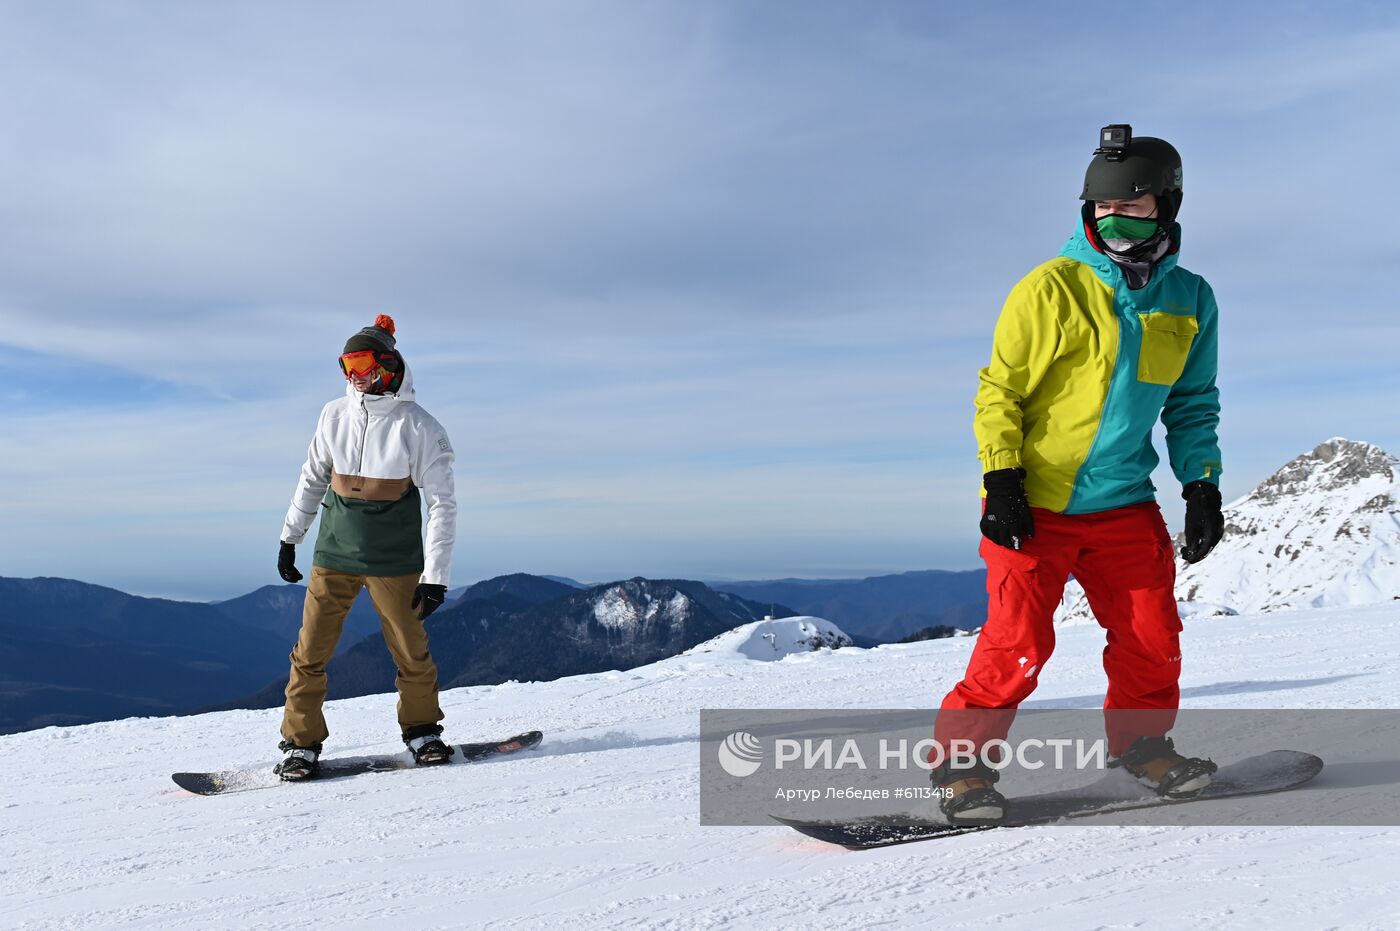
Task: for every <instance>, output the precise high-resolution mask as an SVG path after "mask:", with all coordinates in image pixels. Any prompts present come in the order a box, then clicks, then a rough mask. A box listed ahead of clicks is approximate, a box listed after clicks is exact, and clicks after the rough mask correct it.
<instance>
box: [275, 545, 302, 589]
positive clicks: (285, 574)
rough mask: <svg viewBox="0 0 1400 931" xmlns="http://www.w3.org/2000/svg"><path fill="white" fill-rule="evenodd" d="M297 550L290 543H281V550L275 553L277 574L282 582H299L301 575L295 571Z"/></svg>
mask: <svg viewBox="0 0 1400 931" xmlns="http://www.w3.org/2000/svg"><path fill="white" fill-rule="evenodd" d="M296 561H297V548H296V547H295V546H293V545H292V544H290V543H283V544H282V548H281V549H279V550H278V551H277V574H278V575H280V576H281V577H282V581H283V582H300V581H301V573H300V572H298V571H297V567H296Z"/></svg>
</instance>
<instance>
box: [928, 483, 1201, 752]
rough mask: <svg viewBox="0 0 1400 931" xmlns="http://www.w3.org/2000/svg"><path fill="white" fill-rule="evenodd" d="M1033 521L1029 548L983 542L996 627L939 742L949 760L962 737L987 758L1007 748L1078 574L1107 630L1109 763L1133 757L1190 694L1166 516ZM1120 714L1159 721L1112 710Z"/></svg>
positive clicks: (957, 692) (958, 689)
mask: <svg viewBox="0 0 1400 931" xmlns="http://www.w3.org/2000/svg"><path fill="white" fill-rule="evenodd" d="M1031 513H1032V518H1033V520H1034V522H1035V536H1034V537H1032V538H1031V539H1029V540H1027V541H1025V543H1024V544H1023V548H1022V549H1020V550H1011V549H1007V548H1006V547H1003V546H998V545H996V544H995V543H993V542H991V541H990V540H987V539H985V538H984V539H983V540H982V546H981V549H980V553H981V556H982V558H983V559H984V560H985V561H986V563H987V595H988V599H989V603H988V607H987V623H986V625H985V626H984V627H983V628H982V632H981V633H980V634H979V635H978V637H977V645H976V646H975V647H974V648H973V651H972V658H971V660H970V661H969V662H968V665H967V673H966V674H965V675H964V676H963V680H962V681H961V682H959V683H958V684H957V685H956V686H954V688H953V690H952V691H951V692H949V693H948V695H947V697H945V698H944V699H943V705H942V708H941V709H940V710H939V713H938V721H937V723H936V725H935V729H934V739H935V741H937V742H938V743H939V744H940V745H941V746H942V747H943V750H944V753H945V754H946V753H948V752H950V750H951V748H950V747H949V741H950V740H953V739H957V738H961V739H966V740H971V741H972V742H973V745H974V746H975V747H976V748H977V752H980V751H981V749H982V747H983V745H984V744H985V743H986V742H987V741H989V740H994V739H996V740H1005V739H1006V736H1007V733H1008V732H1009V730H1010V728H1011V723H1012V720H1013V718H1014V717H1015V713H1016V707H1017V706H1018V705H1019V704H1020V703H1021V702H1023V701H1025V700H1026V698H1027V696H1029V695H1030V694H1031V692H1033V691H1035V686H1036V683H1037V681H1038V680H1039V678H1040V674H1041V672H1043V671H1044V669H1045V664H1046V662H1047V661H1048V660H1049V659H1050V653H1051V651H1053V650H1054V648H1055V627H1054V622H1053V615H1054V612H1055V608H1056V607H1057V606H1058V605H1059V603H1060V599H1061V597H1062V596H1063V594H1064V587H1065V582H1066V581H1067V580H1068V578H1069V576H1070V575H1071V574H1073V576H1074V578H1075V579H1076V580H1077V581H1078V582H1079V584H1080V585H1082V586H1083V587H1084V593H1085V594H1086V595H1087V596H1088V600H1089V607H1090V608H1091V609H1093V612H1094V617H1095V618H1097V619H1098V622H1099V626H1101V627H1103V628H1104V629H1105V630H1106V631H1107V633H1108V645H1107V646H1106V647H1104V651H1103V668H1104V672H1106V673H1108V694H1107V696H1106V697H1105V700H1104V724H1105V729H1106V731H1107V736H1108V752H1109V754H1110V755H1111V756H1118V755H1120V754H1122V753H1123V752H1124V751H1125V750H1127V749H1128V747H1129V746H1131V745H1132V743H1133V741H1134V740H1136V739H1137V738H1138V737H1142V736H1152V737H1160V736H1163V735H1165V734H1166V733H1167V731H1169V730H1171V728H1172V725H1173V724H1174V723H1175V722H1176V708H1177V704H1178V701H1179V699H1180V697H1181V692H1180V689H1179V688H1178V685H1177V680H1178V679H1179V677H1180V675H1181V647H1180V645H1179V642H1178V637H1177V635H1178V634H1179V633H1180V632H1181V618H1180V616H1179V614H1178V613H1177V607H1176V597H1175V595H1174V592H1173V586H1174V584H1175V581H1176V563H1175V560H1174V558H1173V556H1172V543H1171V537H1170V535H1169V534H1168V533H1167V527H1166V524H1165V523H1164V522H1163V520H1162V512H1161V509H1160V508H1159V507H1158V506H1157V504H1156V503H1155V502H1151V501H1149V502H1146V503H1144V504H1134V505H1130V506H1128V507H1123V508H1116V509H1114V510H1112V511H1104V512H1101V513H1098V514H1074V515H1067V514H1057V513H1055V512H1053V511H1045V510H1041V509H1039V508H1032V511H1031ZM981 709H999V710H1000V713H998V712H996V711H986V710H981ZM1120 709H1123V710H1126V709H1135V710H1147V711H1152V712H1157V713H1152V714H1146V715H1144V714H1141V713H1133V714H1125V715H1114V714H1113V713H1112V712H1114V711H1117V710H1120ZM963 711H967V713H966V714H960V713H959V712H963ZM934 752H935V753H936V752H937V751H936V750H935V751H934ZM930 758H931V759H932V758H933V754H932V753H931V754H930Z"/></svg>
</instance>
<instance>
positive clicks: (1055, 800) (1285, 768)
mask: <svg viewBox="0 0 1400 931" xmlns="http://www.w3.org/2000/svg"><path fill="white" fill-rule="evenodd" d="M1320 772H1322V760H1321V759H1320V758H1319V757H1316V756H1313V755H1312V754H1311V753H1300V752H1298V751H1296V750H1273V751H1271V752H1269V753H1261V754H1259V755H1258V756H1252V757H1248V758H1246V759H1243V760H1240V761H1238V762H1235V763H1231V764H1230V765H1228V766H1222V767H1220V769H1219V771H1218V772H1216V773H1215V776H1214V779H1213V781H1212V782H1211V784H1210V785H1209V786H1207V787H1206V788H1205V789H1204V790H1202V791H1201V793H1200V794H1199V795H1195V796H1193V797H1191V798H1184V799H1172V798H1163V797H1161V796H1158V795H1151V794H1144V795H1142V796H1140V797H1138V798H1123V797H1122V795H1121V793H1118V794H1115V793H1113V792H1111V791H1108V790H1107V786H1106V784H1107V783H1110V781H1114V780H1117V779H1121V776H1120V775H1119V774H1117V773H1114V774H1110V775H1109V776H1106V777H1104V779H1101V780H1099V782H1097V783H1094V784H1093V785H1091V786H1086V787H1084V788H1080V789H1070V790H1066V791H1064V792H1055V793H1050V794H1046V795H1028V796H1021V797H1018V798H1012V799H1009V800H1008V804H1007V809H1006V812H1007V814H1006V820H1004V821H1003V822H1001V823H1000V824H992V825H967V824H962V825H953V824H947V823H946V822H943V821H940V820H936V819H935V818H932V817H931V818H928V819H922V818H919V817H918V816H916V815H907V814H906V815H879V816H874V817H869V818H857V819H855V820H851V821H799V820H792V819H788V818H779V817H777V816H776V815H774V816H772V817H773V819H774V820H775V821H779V822H781V823H783V824H786V825H787V826H788V827H790V828H793V829H795V830H797V831H800V832H801V833H803V834H806V835H807V836H808V837H814V838H816V839H817V840H820V841H826V842H827V843H829V844H839V845H841V846H843V847H849V848H851V849H854V850H863V849H866V848H870V847H886V846H889V845H891V844H907V843H910V842H912V841H920V840H931V839H933V838H935V837H952V836H954V835H958V834H970V833H972V832H974V831H991V830H996V829H998V828H1012V827H1023V826H1027V825H1034V824H1049V823H1050V822H1052V821H1060V820H1064V819H1070V818H1087V817H1090V816H1093V815H1103V814H1112V813H1116V812H1120V811H1134V810H1136V809H1142V808H1156V807H1159V806H1163V805H1187V804H1192V803H1195V802H1205V801H1210V800H1211V799H1221V798H1236V797H1238V796H1242V795H1262V794H1265V793H1268V792H1283V791H1285V790H1287V789H1293V788H1296V787H1298V786H1300V785H1302V784H1303V783H1305V782H1307V781H1308V780H1310V779H1312V778H1313V777H1314V776H1316V775H1317V774H1318V773H1320ZM1128 778H1129V779H1130V778H1131V777H1128ZM1118 785H1119V787H1120V788H1121V786H1122V782H1121V781H1119V782H1118ZM1150 791H1151V790H1150V789H1146V788H1144V789H1143V792H1144V793H1148V792H1150ZM929 804H930V805H933V804H935V803H934V802H930V803H929Z"/></svg>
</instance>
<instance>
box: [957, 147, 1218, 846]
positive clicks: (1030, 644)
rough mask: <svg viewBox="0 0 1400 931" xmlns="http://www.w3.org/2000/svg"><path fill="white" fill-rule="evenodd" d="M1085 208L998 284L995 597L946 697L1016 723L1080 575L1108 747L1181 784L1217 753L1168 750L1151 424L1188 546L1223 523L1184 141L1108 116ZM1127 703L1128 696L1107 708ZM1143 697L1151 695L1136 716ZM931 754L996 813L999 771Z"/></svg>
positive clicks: (990, 725) (1165, 588)
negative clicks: (1185, 210)
mask: <svg viewBox="0 0 1400 931" xmlns="http://www.w3.org/2000/svg"><path fill="white" fill-rule="evenodd" d="M1080 199H1081V200H1082V201H1083V207H1082V209H1081V215H1080V222H1079V224H1078V227H1077V229H1076V230H1075V232H1074V235H1073V236H1071V237H1070V240H1069V242H1068V243H1067V244H1066V245H1065V247H1064V248H1063V249H1062V250H1061V252H1060V254H1059V255H1058V256H1057V257H1056V258H1054V259H1052V260H1050V261H1049V262H1046V263H1044V264H1042V265H1040V266H1039V267H1038V268H1036V269H1034V270H1033V271H1031V273H1030V274H1028V275H1027V276H1026V277H1025V278H1023V279H1022V280H1021V281H1020V282H1019V283H1018V284H1017V285H1016V287H1015V288H1013V289H1012V291H1011V295H1010V296H1009V297H1008V298H1007V301H1006V305H1005V307H1004V308H1003V310H1002V313H1001V317H1000V319H999V320H998V322H997V325H996V331H995V335H994V337H993V341H992V354H991V362H990V363H989V364H988V366H987V367H986V368H984V369H983V370H982V371H981V373H980V374H979V387H978V391H977V400H976V418H975V421H974V432H975V433H976V436H977V442H978V447H979V454H980V457H981V461H982V469H983V473H984V475H983V494H984V496H985V503H984V509H983V516H982V522H981V529H982V534H983V536H984V539H983V541H982V546H981V555H982V557H983V559H984V560H985V561H986V563H987V591H988V595H989V601H990V603H989V610H988V617H987V623H986V625H985V626H984V627H983V628H982V632H981V634H980V635H979V637H978V641H977V646H976V649H975V650H974V652H973V654H972V658H971V660H970V662H969V664H968V669H967V673H966V675H965V677H964V678H963V680H962V681H961V682H959V683H958V685H957V686H956V687H955V688H954V689H953V690H952V691H951V692H949V693H948V695H947V697H946V698H945V699H944V701H943V705H942V710H941V711H940V713H939V718H938V725H937V730H936V733H935V738H936V741H935V742H936V744H937V745H938V747H939V750H940V751H945V750H946V748H948V747H949V744H950V741H952V740H954V739H963V740H970V741H971V742H972V744H973V745H974V746H975V747H978V748H982V747H984V746H985V745H986V744H987V742H988V741H992V740H1002V739H1005V737H1006V734H1007V731H1008V729H1009V728H1010V725H1011V720H1012V717H1013V716H1014V714H1015V709H1016V707H1017V706H1018V705H1019V704H1020V703H1021V702H1022V701H1024V700H1025V699H1026V697H1027V696H1029V695H1030V693H1031V692H1032V691H1033V690H1034V689H1035V686H1036V682H1037V681H1038V677H1039V675H1040V673H1041V671H1042V670H1043V669H1044V668H1045V664H1046V662H1047V661H1048V660H1049V658H1050V653H1051V650H1052V649H1053V648H1054V642H1055V634H1054V626H1053V621H1052V617H1053V614H1054V611H1055V608H1056V607H1057V605H1058V604H1059V602H1060V600H1061V597H1062V595H1063V592H1064V586H1065V583H1066V581H1067V580H1068V577H1069V576H1070V575H1071V574H1073V576H1074V577H1075V579H1077V580H1078V581H1079V582H1080V584H1081V585H1083V587H1084V591H1085V594H1086V596H1087V597H1088V600H1089V605H1090V607H1091V608H1092V609H1093V611H1094V614H1095V616H1096V618H1097V619H1098V622H1099V624H1100V625H1102V626H1103V627H1104V628H1105V629H1106V631H1107V639H1108V644H1107V648H1106V649H1105V651H1104V669H1105V670H1106V672H1107V673H1108V680H1109V684H1108V693H1107V696H1106V699H1105V703H1104V707H1105V723H1106V728H1107V731H1108V749H1109V753H1110V754H1111V755H1113V757H1114V758H1115V762H1116V763H1118V764H1120V765H1123V766H1126V767H1127V768H1128V770H1129V771H1130V772H1132V773H1133V774H1134V775H1135V776H1137V777H1138V778H1139V779H1141V780H1143V781H1144V782H1147V783H1148V784H1150V785H1152V786H1153V787H1154V788H1155V789H1156V790H1157V791H1158V792H1160V793H1162V794H1164V795H1173V796H1186V795H1191V794H1194V793H1196V792H1199V791H1200V790H1201V789H1203V788H1204V787H1205V786H1206V785H1207V784H1208V783H1209V781H1210V773H1211V772H1213V771H1214V768H1215V767H1214V764H1212V763H1211V762H1210V761H1208V760H1197V759H1188V758H1186V757H1183V756H1181V755H1180V754H1178V753H1176V751H1175V749H1174V748H1173V746H1172V742H1171V740H1170V739H1169V738H1167V737H1166V736H1165V735H1166V733H1167V732H1168V731H1169V730H1170V729H1171V727H1172V725H1173V723H1174V722H1175V714H1176V708H1177V704H1178V700H1179V697H1180V692H1179V689H1178V686H1177V680H1178V678H1179V676H1180V672H1181V648H1180V645H1179V642H1178V633H1179V632H1180V630H1181V629H1182V625H1181V620H1180V617H1179V616H1178V613H1177V606H1176V600H1175V595H1174V591H1173V587H1174V582H1175V572H1176V566H1175V560H1174V558H1173V553H1172V544H1171V538H1170V536H1169V535H1168V533H1167V529H1166V525H1165V523H1164V522H1163V520H1162V514H1161V511H1160V509H1159V508H1158V506H1157V503H1156V498H1155V491H1156V489H1155V488H1154V486H1153V484H1152V480H1151V474H1152V470H1153V469H1154V468H1155V467H1156V465H1157V463H1158V461H1159V460H1158V455H1157V451H1156V450H1155V449H1154V448H1153V443H1152V430H1153V427H1154V426H1155V425H1156V423H1157V422H1158V420H1160V421H1161V422H1162V424H1163V425H1164V426H1165V427H1166V445H1167V453H1168V456H1169V459H1170V463H1171V467H1172V471H1173V472H1174V473H1175V476H1176V478H1177V480H1178V481H1179V482H1180V483H1181V485H1182V489H1183V497H1184V498H1185V500H1186V531H1185V545H1184V546H1183V548H1182V552H1181V555H1182V557H1183V558H1184V559H1185V560H1186V561H1187V562H1196V561H1198V560H1200V559H1203V558H1205V556H1206V554H1208V553H1209V552H1210V550H1211V549H1212V548H1213V547H1214V546H1215V544H1216V543H1217V542H1218V541H1219V540H1220V537H1221V535H1222V533H1223V529H1224V520H1223V518H1222V516H1221V499H1220V491H1219V487H1218V483H1219V481H1220V471H1221V464H1220V447H1219V442H1218V439H1217V436H1216V429H1217V425H1218V423H1219V419H1220V398H1219V392H1218V391H1217V389H1216V384H1215V379H1216V350H1217V332H1218V319H1217V318H1218V313H1217V309H1216V305H1215V295H1214V294H1213V293H1212V291H1211V288H1210V286H1209V285H1208V284H1206V282H1205V279H1203V278H1201V277H1200V276H1199V275H1195V274H1192V273H1191V272H1189V271H1187V270H1185V269H1184V268H1181V267H1180V266H1179V265H1178V264H1177V257H1178V254H1179V252H1180V250H1181V226H1180V224H1179V223H1177V222H1176V218H1177V213H1178V211H1179V209H1180V207H1181V201H1182V169H1181V157H1180V155H1179V154H1178V153H1177V151H1176V149H1175V148H1174V147H1172V146H1171V145H1170V144H1169V143H1167V142H1165V141H1163V140H1161V139H1155V138H1151V137H1138V138H1134V137H1133V135H1132V128H1131V127H1130V126H1127V125H1124V124H1117V125H1113V126H1108V127H1105V128H1104V129H1103V130H1102V133H1101V137H1100V147H1099V148H1098V149H1097V150H1096V152H1095V153H1094V158H1093V160H1092V161H1091V163H1090V165H1089V168H1088V171H1087V172H1086V174H1085V182H1084V189H1083V191H1082V193H1081V194H1080ZM1118 709H1133V710H1134V711H1135V712H1137V713H1136V714H1130V715H1116V716H1115V715H1114V714H1113V712H1114V711H1115V710H1118ZM1143 710H1146V711H1148V712H1151V713H1149V714H1147V715H1143V714H1142V713H1141V712H1142V711H1143ZM950 757H951V754H950V753H947V752H939V753H937V754H936V757H931V762H934V763H935V765H936V767H937V768H936V769H935V772H934V781H935V783H937V784H938V785H939V786H940V787H942V788H944V789H945V790H947V791H946V792H945V794H944V796H943V799H942V802H941V807H942V809H943V812H944V814H945V815H946V816H947V817H948V818H949V819H950V820H954V821H958V822H965V823H979V822H988V823H990V822H996V821H998V820H1000V819H1001V818H1003V817H1004V816H1005V812H1006V799H1005V798H1004V797H1003V796H1002V795H1001V794H1000V793H998V792H997V791H996V789H995V788H993V784H994V783H995V782H996V777H997V770H996V769H995V768H993V767H990V766H987V765H986V763H985V762H984V761H982V760H980V759H979V761H978V762H977V763H975V764H974V765H971V766H964V767H955V766H954V765H953V764H952V762H951V760H950Z"/></svg>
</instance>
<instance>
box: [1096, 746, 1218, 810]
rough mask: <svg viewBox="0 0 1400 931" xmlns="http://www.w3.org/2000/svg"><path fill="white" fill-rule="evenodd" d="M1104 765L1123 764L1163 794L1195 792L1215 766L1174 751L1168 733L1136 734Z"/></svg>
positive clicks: (1181, 795) (1189, 795)
mask: <svg viewBox="0 0 1400 931" xmlns="http://www.w3.org/2000/svg"><path fill="white" fill-rule="evenodd" d="M1108 765H1109V766H1110V767H1114V766H1121V767H1123V768H1124V769H1126V770H1127V771H1128V772H1129V773H1131V774H1132V775H1133V777H1134V778H1135V779H1137V781H1138V782H1140V783H1142V784H1143V785H1145V786H1148V787H1149V788H1151V789H1153V790H1154V791H1155V792H1156V793H1157V794H1158V795H1160V796H1163V797H1164V798H1192V797H1194V796H1196V795H1199V794H1200V793H1201V791H1202V790H1204V789H1205V787H1206V786H1208V785H1210V782H1211V776H1212V775H1213V774H1214V773H1215V772H1216V770H1218V769H1219V767H1218V766H1216V765H1215V763H1214V762H1212V761H1211V760H1207V759H1201V758H1200V757H1185V756H1182V755H1181V754H1179V753H1177V752H1176V747H1175V746H1174V745H1173V744H1172V740H1171V738H1170V737H1139V738H1138V739H1137V740H1135V741H1134V742H1133V745H1132V746H1131V747H1129V748H1128V750H1127V752H1125V753H1124V754H1123V755H1122V756H1120V757H1118V758H1117V759H1115V760H1110V761H1109V763H1108Z"/></svg>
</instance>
